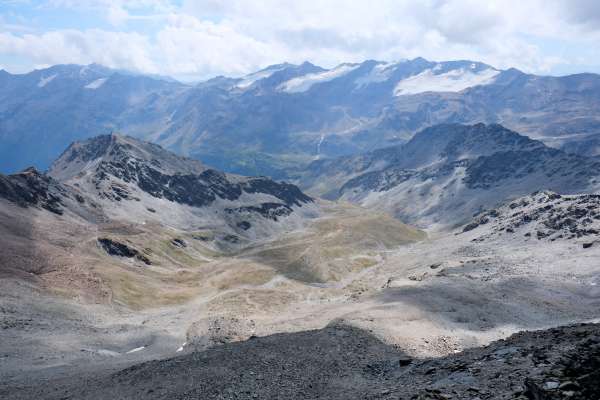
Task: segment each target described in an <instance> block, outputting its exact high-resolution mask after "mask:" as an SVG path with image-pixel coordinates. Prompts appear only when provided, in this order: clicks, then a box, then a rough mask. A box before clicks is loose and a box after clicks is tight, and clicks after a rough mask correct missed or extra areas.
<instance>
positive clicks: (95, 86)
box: [85, 78, 108, 89]
mask: <svg viewBox="0 0 600 400" xmlns="http://www.w3.org/2000/svg"><path fill="white" fill-rule="evenodd" d="M107 79H108V78H100V79H96V80H95V81H93V82H90V83H88V84H87V85H85V88H86V89H98V88H99V87H101V86H102V85H104V82H106V80H107Z"/></svg>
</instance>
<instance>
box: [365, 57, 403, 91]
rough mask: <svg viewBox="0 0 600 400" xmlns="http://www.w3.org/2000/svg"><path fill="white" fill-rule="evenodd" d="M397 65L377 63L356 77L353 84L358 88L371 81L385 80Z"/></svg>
mask: <svg viewBox="0 0 600 400" xmlns="http://www.w3.org/2000/svg"><path fill="white" fill-rule="evenodd" d="M397 65H398V63H387V62H384V63H377V64H375V65H374V66H373V68H371V70H370V71H369V72H367V73H366V74H364V75H362V76H359V77H358V78H356V80H355V81H354V85H355V86H356V88H358V89H360V88H362V87H365V86H368V85H370V84H371V83H379V82H385V81H387V80H388V79H389V78H390V76H391V75H392V72H394V69H395V68H396V66H397Z"/></svg>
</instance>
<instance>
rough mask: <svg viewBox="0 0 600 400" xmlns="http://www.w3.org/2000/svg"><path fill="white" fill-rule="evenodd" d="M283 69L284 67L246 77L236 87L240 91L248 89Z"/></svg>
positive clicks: (265, 70)
mask: <svg viewBox="0 0 600 400" xmlns="http://www.w3.org/2000/svg"><path fill="white" fill-rule="evenodd" d="M283 69H284V67H279V68H271V69H264V70H262V71H258V72H254V73H252V74H249V75H246V76H244V77H243V78H242V80H241V81H240V82H238V83H237V84H236V85H235V86H236V87H237V88H239V89H247V88H249V87H250V86H252V85H253V84H254V83H255V82H257V81H260V80H261V79H266V78H268V77H270V76H271V75H273V74H274V73H275V72H278V71H281V70H283Z"/></svg>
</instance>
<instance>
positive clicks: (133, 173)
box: [48, 134, 318, 247]
mask: <svg viewBox="0 0 600 400" xmlns="http://www.w3.org/2000/svg"><path fill="white" fill-rule="evenodd" d="M48 175H49V176H50V177H52V178H53V179H56V180H57V181H59V182H61V183H62V184H64V185H67V186H69V187H72V188H77V189H78V190H81V191H83V192H85V193H86V194H87V195H89V196H92V197H93V198H95V199H96V200H97V202H98V203H99V204H100V206H101V207H102V209H103V210H104V212H105V213H106V215H107V216H108V217H109V218H112V219H122V220H129V221H140V220H142V221H147V222H152V221H154V222H158V223H161V224H163V225H166V226H171V227H174V228H179V229H184V230H188V231H199V230H203V229H204V230H206V229H210V230H212V231H213V233H214V235H215V237H217V238H218V239H219V240H220V241H221V242H222V243H221V244H222V245H224V246H229V247H232V246H233V247H239V245H243V244H248V243H249V242H250V241H254V240H257V239H265V238H267V237H269V236H272V235H273V234H274V233H275V232H283V231H287V230H293V229H296V228H298V227H300V226H301V225H302V223H303V221H304V220H305V219H307V218H312V217H315V216H316V215H317V214H318V208H317V207H316V206H315V204H314V201H313V199H312V198H310V197H308V196H306V195H305V194H304V193H302V192H301V191H300V190H299V189H298V188H297V187H295V186H293V185H291V184H288V183H283V182H281V183H280V182H275V181H272V180H270V179H269V178H264V177H257V178H246V177H241V176H236V175H229V174H225V173H223V172H220V171H216V170H214V169H209V168H207V167H205V166H204V165H203V164H201V163H200V162H198V161H195V160H192V159H188V158H182V157H179V156H176V155H174V154H173V153H170V152H168V151H166V150H164V149H162V148H161V147H160V146H158V145H155V144H151V143H147V142H142V141H139V140H137V139H133V138H130V137H124V136H120V135H117V134H111V135H104V136H98V137H96V138H92V139H88V140H86V141H84V142H75V143H73V144H72V145H71V146H69V148H67V150H66V151H65V152H64V153H63V154H62V155H61V156H60V157H59V158H58V159H57V160H56V161H55V162H54V163H53V164H52V166H51V168H50V170H49V172H48Z"/></svg>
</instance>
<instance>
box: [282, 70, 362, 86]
mask: <svg viewBox="0 0 600 400" xmlns="http://www.w3.org/2000/svg"><path fill="white" fill-rule="evenodd" d="M356 68H358V65H349V64H342V65H339V66H337V67H335V68H333V69H330V70H329V71H324V72H317V73H314V74H308V75H303V76H298V77H296V78H293V79H290V80H289V81H285V82H283V83H282V84H281V85H279V86H278V87H277V89H278V90H280V91H283V92H287V93H301V92H306V91H307V90H309V89H310V88H311V87H312V86H313V85H316V84H319V83H323V82H329V81H332V80H334V79H336V78H339V77H341V76H344V75H346V74H347V73H349V72H350V71H353V70H355V69H356Z"/></svg>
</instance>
